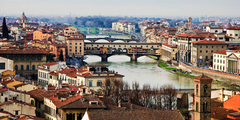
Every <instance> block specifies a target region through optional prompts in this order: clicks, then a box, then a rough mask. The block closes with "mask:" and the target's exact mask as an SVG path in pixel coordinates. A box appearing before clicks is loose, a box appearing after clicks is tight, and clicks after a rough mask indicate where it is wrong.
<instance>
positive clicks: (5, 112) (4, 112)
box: [0, 111, 15, 119]
mask: <svg viewBox="0 0 240 120" xmlns="http://www.w3.org/2000/svg"><path fill="white" fill-rule="evenodd" d="M0 113H3V114H9V115H11V116H15V115H13V114H12V113H10V112H8V111H0ZM0 119H1V118H0Z"/></svg>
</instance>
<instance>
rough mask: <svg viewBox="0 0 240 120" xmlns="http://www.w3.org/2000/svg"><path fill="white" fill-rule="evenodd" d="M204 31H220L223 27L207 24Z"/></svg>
mask: <svg viewBox="0 0 240 120" xmlns="http://www.w3.org/2000/svg"><path fill="white" fill-rule="evenodd" d="M206 32H209V33H222V32H223V28H222V27H221V26H207V27H206Z"/></svg>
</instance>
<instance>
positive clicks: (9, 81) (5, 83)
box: [1, 80, 14, 85]
mask: <svg viewBox="0 0 240 120" xmlns="http://www.w3.org/2000/svg"><path fill="white" fill-rule="evenodd" d="M11 82H14V80H8V81H6V82H2V83H1V84H2V85H7V84H8V83H11Z"/></svg>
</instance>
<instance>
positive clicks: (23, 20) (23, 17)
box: [20, 12, 27, 23]
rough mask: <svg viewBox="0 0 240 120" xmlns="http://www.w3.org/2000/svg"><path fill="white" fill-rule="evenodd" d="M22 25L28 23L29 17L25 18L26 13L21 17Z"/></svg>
mask: <svg viewBox="0 0 240 120" xmlns="http://www.w3.org/2000/svg"><path fill="white" fill-rule="evenodd" d="M20 23H27V17H26V16H25V13H24V12H23V13H22V16H21V17H20Z"/></svg>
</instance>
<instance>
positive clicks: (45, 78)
mask: <svg viewBox="0 0 240 120" xmlns="http://www.w3.org/2000/svg"><path fill="white" fill-rule="evenodd" d="M65 65H66V63H65ZM58 68H59V63H56V62H50V63H46V64H41V65H39V66H38V85H40V86H46V85H48V84H49V78H51V77H50V76H49V73H50V72H53V71H55V70H58Z"/></svg>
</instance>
